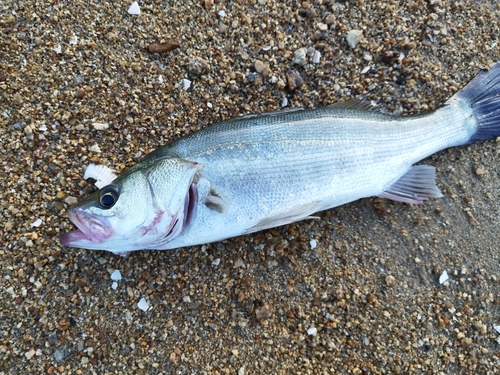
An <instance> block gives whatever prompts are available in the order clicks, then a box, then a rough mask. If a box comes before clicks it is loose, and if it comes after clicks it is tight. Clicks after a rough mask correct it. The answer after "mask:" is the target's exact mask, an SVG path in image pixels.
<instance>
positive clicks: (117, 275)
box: [111, 270, 122, 281]
mask: <svg viewBox="0 0 500 375" xmlns="http://www.w3.org/2000/svg"><path fill="white" fill-rule="evenodd" d="M121 279H122V274H121V272H120V271H119V270H114V271H113V273H112V274H111V280H115V281H119V280H121Z"/></svg>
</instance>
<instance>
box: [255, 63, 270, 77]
mask: <svg viewBox="0 0 500 375" xmlns="http://www.w3.org/2000/svg"><path fill="white" fill-rule="evenodd" d="M254 68H255V71H256V72H257V73H259V74H261V75H262V76H263V77H267V76H268V75H269V64H266V63H264V62H263V61H261V60H255V63H254Z"/></svg>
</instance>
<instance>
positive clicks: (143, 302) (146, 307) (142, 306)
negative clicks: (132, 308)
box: [137, 297, 150, 311]
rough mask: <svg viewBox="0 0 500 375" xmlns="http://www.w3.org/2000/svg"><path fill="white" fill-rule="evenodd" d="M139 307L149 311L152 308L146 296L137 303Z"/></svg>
mask: <svg viewBox="0 0 500 375" xmlns="http://www.w3.org/2000/svg"><path fill="white" fill-rule="evenodd" d="M137 307H139V308H140V309H141V310H142V311H148V310H149V308H150V307H149V305H148V303H147V302H146V299H145V298H144V297H142V298H141V300H140V301H139V303H138V304H137Z"/></svg>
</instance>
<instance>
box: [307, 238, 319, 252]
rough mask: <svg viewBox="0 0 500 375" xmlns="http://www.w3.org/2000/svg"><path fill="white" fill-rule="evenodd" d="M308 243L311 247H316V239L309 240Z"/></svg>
mask: <svg viewBox="0 0 500 375" xmlns="http://www.w3.org/2000/svg"><path fill="white" fill-rule="evenodd" d="M309 244H310V245H311V249H313V250H314V249H316V246H318V241H316V240H311V241H309Z"/></svg>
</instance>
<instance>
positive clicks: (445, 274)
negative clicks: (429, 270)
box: [439, 271, 449, 284]
mask: <svg viewBox="0 0 500 375" xmlns="http://www.w3.org/2000/svg"><path fill="white" fill-rule="evenodd" d="M448 279H449V276H448V272H446V271H443V273H442V274H441V276H439V284H444V283H445V282H447V281H448Z"/></svg>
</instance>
